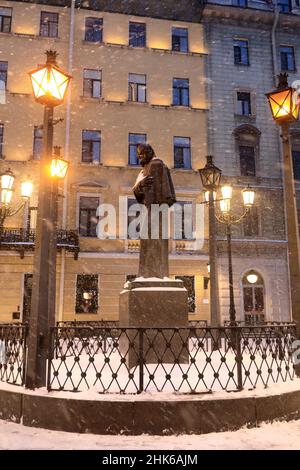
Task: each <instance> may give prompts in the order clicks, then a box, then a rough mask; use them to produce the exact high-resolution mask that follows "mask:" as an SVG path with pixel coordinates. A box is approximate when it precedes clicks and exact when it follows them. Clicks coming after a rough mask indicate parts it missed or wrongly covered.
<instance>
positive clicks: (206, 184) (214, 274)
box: [199, 155, 222, 326]
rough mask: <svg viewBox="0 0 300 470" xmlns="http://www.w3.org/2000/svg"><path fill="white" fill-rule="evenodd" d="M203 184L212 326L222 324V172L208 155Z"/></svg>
mask: <svg viewBox="0 0 300 470" xmlns="http://www.w3.org/2000/svg"><path fill="white" fill-rule="evenodd" d="M199 174H200V178H201V182H202V186H203V188H204V189H205V191H206V192H207V195H208V207H209V209H208V211H209V218H208V225H209V265H210V316H211V326H219V325H220V306H219V287H218V267H217V243H216V218H215V201H214V200H215V194H216V191H217V190H218V188H219V186H220V181H221V176H222V172H221V170H220V169H219V168H217V167H216V166H215V165H214V164H213V157H212V156H211V155H209V156H207V163H206V165H205V167H204V168H202V169H200V170H199Z"/></svg>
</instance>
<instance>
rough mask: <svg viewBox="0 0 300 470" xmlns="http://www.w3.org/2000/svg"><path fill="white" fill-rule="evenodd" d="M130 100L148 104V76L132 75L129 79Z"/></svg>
mask: <svg viewBox="0 0 300 470" xmlns="http://www.w3.org/2000/svg"><path fill="white" fill-rule="evenodd" d="M128 100H129V101H137V102H139V103H146V101H147V98H146V75H139V74H137V73H130V74H129V78H128Z"/></svg>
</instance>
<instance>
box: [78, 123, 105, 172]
mask: <svg viewBox="0 0 300 470" xmlns="http://www.w3.org/2000/svg"><path fill="white" fill-rule="evenodd" d="M84 132H95V133H96V132H97V133H98V134H99V140H91V139H85V138H84ZM101 141H102V134H101V131H100V130H95V129H82V134H81V161H80V163H81V164H84V165H100V164H101V143H102V142H101ZM87 142H88V143H89V145H90V148H89V156H91V157H92V158H91V161H84V159H83V156H84V154H85V153H86V152H85V151H84V143H87ZM94 143H98V144H99V158H98V159H97V160H94V158H93V155H94V151H93V150H94V145H93V144H94Z"/></svg>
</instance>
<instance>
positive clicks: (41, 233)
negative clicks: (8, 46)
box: [26, 51, 71, 389]
mask: <svg viewBox="0 0 300 470" xmlns="http://www.w3.org/2000/svg"><path fill="white" fill-rule="evenodd" d="M46 55H47V61H46V64H45V66H42V67H39V68H37V69H36V70H33V71H32V72H30V73H29V75H30V79H31V83H32V88H33V93H34V98H35V100H36V102H37V103H40V104H42V105H43V106H44V124H43V152H42V156H41V161H40V181H39V198H38V214H37V226H36V240H35V252H34V261H33V296H32V300H31V315H30V328H29V337H28V364H27V371H26V387H28V388H31V389H34V388H36V387H43V386H45V384H46V363H47V349H48V338H49V327H50V326H54V324H55V295H56V288H55V283H56V206H57V178H58V177H59V176H60V174H58V173H56V172H54V173H53V171H54V169H58V168H59V165H57V164H55V163H53V162H52V147H53V111H54V107H55V106H58V105H60V104H62V103H63V100H64V97H65V95H66V92H67V89H68V85H69V82H70V79H71V77H70V76H69V75H67V74H66V73H64V72H63V71H62V70H60V69H59V67H58V66H57V64H56V58H57V54H56V52H54V51H47V52H46ZM55 157H57V155H56V156H55ZM51 176H52V178H51Z"/></svg>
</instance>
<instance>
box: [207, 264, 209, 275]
mask: <svg viewBox="0 0 300 470" xmlns="http://www.w3.org/2000/svg"><path fill="white" fill-rule="evenodd" d="M207 272H208V274H210V264H209V263H207Z"/></svg>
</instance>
